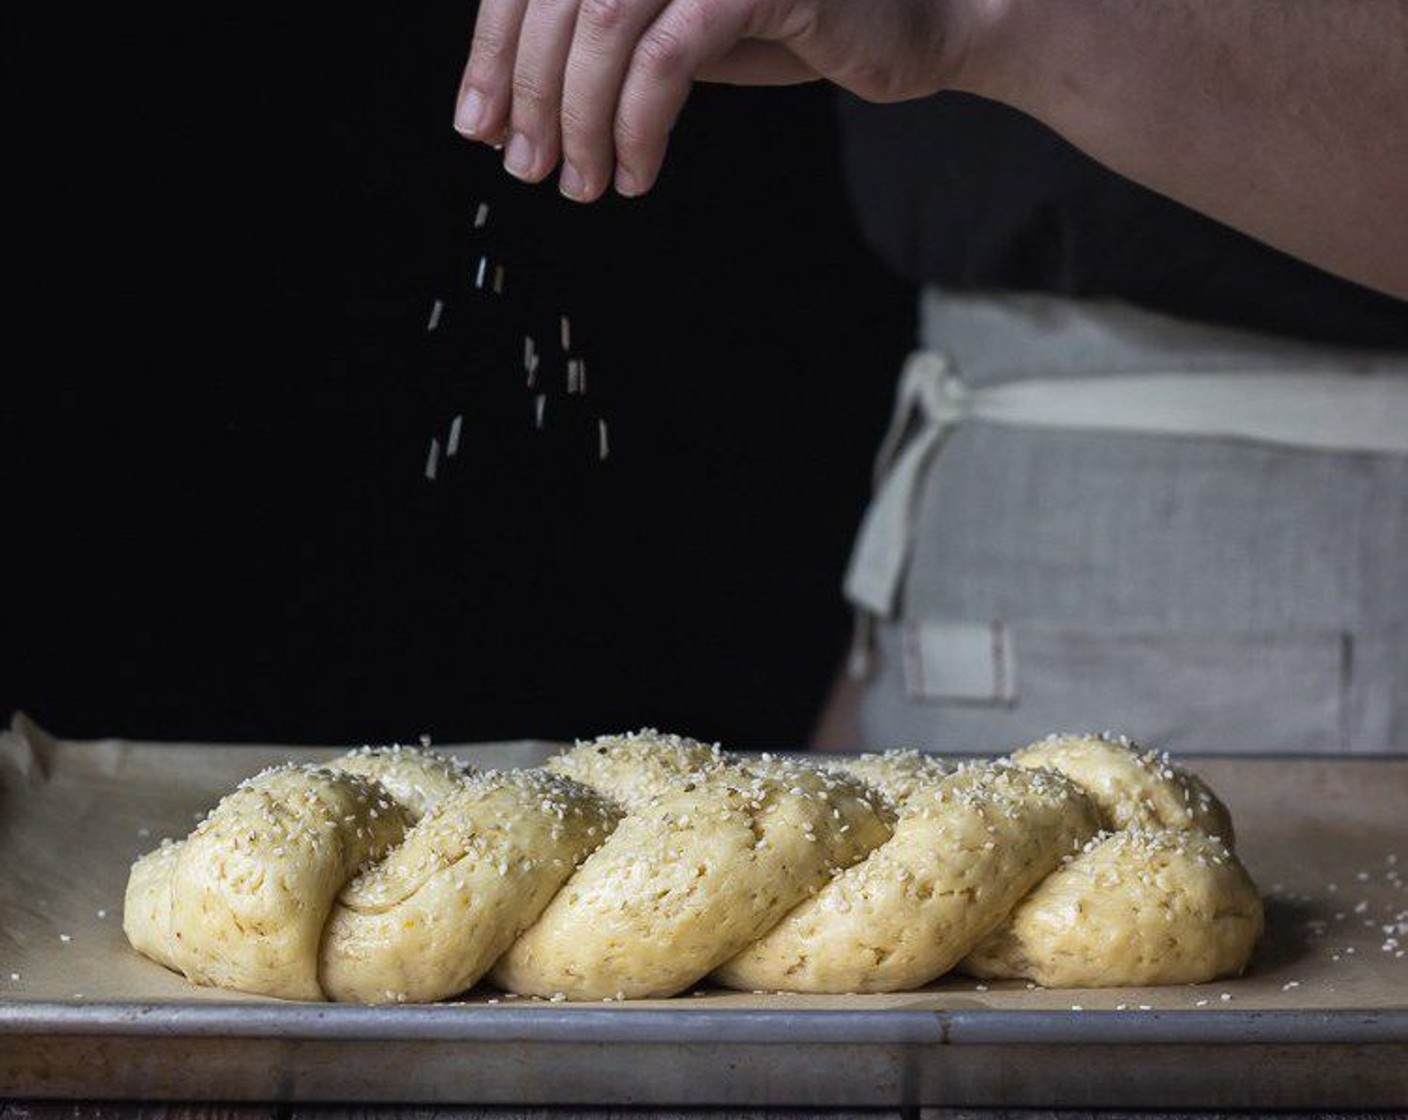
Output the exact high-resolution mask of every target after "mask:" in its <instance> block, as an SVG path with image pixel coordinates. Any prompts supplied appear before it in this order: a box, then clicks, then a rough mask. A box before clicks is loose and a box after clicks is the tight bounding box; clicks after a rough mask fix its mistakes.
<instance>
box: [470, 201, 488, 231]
mask: <svg viewBox="0 0 1408 1120" xmlns="http://www.w3.org/2000/svg"><path fill="white" fill-rule="evenodd" d="M488 220H489V204H488V203H487V202H481V203H480V204H479V208H478V209H477V210H475V211H474V228H475V229H483V228H484V225H485V223H486V222H488Z"/></svg>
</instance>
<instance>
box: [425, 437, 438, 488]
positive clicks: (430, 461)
mask: <svg viewBox="0 0 1408 1120" xmlns="http://www.w3.org/2000/svg"><path fill="white" fill-rule="evenodd" d="M439 469H440V441H439V440H438V439H434V438H432V439H431V441H430V453H429V454H428V455H426V457H425V480H426V481H427V482H434V481H435V475H436V473H437V472H438V471H439Z"/></svg>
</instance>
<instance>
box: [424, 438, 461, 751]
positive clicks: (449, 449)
mask: <svg viewBox="0 0 1408 1120" xmlns="http://www.w3.org/2000/svg"><path fill="white" fill-rule="evenodd" d="M463 423H464V414H463V413H456V414H455V418H454V419H453V420H451V421H450V436H449V438H448V439H447V440H446V441H445V458H447V459H451V458H453V457H454V456H456V455H458V454H459V453H460V427H461V425H462V424H463ZM429 745H430V744H429V743H426V744H425V746H429Z"/></svg>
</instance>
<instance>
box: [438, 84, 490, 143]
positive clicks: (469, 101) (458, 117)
mask: <svg viewBox="0 0 1408 1120" xmlns="http://www.w3.org/2000/svg"><path fill="white" fill-rule="evenodd" d="M483 117H484V99H483V98H482V97H480V96H479V91H478V90H475V89H471V90H469V91H467V92H466V93H465V95H464V97H463V98H461V99H460V104H459V108H458V109H456V110H455V130H456V131H458V132H463V133H464V134H465V135H466V136H478V135H479V129H480V125H481V123H482V120H483ZM442 119H443V118H442Z"/></svg>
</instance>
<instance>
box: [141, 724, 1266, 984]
mask: <svg viewBox="0 0 1408 1120" xmlns="http://www.w3.org/2000/svg"><path fill="white" fill-rule="evenodd" d="M1214 830H1215V831H1214ZM1224 838H1225V839H1224ZM1230 844H1231V828H1230V820H1229V819H1228V816H1227V812H1226V809H1225V808H1224V807H1223V806H1222V805H1221V803H1220V802H1218V801H1217V799H1216V797H1215V796H1214V795H1213V794H1212V793H1211V791H1210V790H1208V789H1207V788H1206V787H1205V786H1203V785H1202V783H1201V782H1199V781H1198V780H1197V779H1196V778H1195V777H1193V776H1192V775H1189V774H1187V773H1185V772H1184V771H1182V770H1180V769H1179V768H1177V767H1175V766H1174V765H1173V764H1172V763H1171V762H1169V761H1168V759H1167V757H1166V756H1159V755H1155V754H1152V753H1151V752H1144V751H1141V750H1139V749H1138V748H1136V747H1134V746H1133V745H1132V744H1129V743H1128V742H1126V741H1123V740H1117V739H1113V738H1108V737H1097V736H1066V737H1060V738H1055V737H1053V738H1051V739H1048V740H1045V741H1043V742H1041V743H1038V744H1034V745H1033V746H1031V747H1029V748H1027V749H1026V750H1023V751H1019V752H1018V753H1017V754H1016V755H1014V756H1013V757H1012V758H1010V759H1004V760H998V761H996V762H987V763H973V764H968V765H965V766H963V767H960V768H959V769H958V770H956V771H954V770H951V769H950V768H949V767H948V766H946V765H945V764H943V763H941V762H939V761H937V760H935V759H932V758H929V757H927V756H923V755H920V754H918V753H916V752H912V751H911V752H889V753H886V754H883V755H879V754H874V755H863V756H861V757H859V758H855V759H847V760H836V761H833V762H820V763H819V762H814V761H803V760H799V759H794V758H784V757H778V756H769V755H763V756H762V757H761V758H752V759H746V760H745V759H744V758H742V757H740V756H734V755H730V754H728V753H726V752H724V751H722V750H720V749H719V748H718V747H717V746H707V745H705V744H702V743H698V742H696V741H694V740H691V739H686V738H682V737H678V736H667V735H659V734H657V733H655V732H641V733H639V734H636V735H626V736H611V737H605V738H601V739H597V740H595V741H592V742H587V743H581V744H579V745H578V746H576V747H575V748H573V749H571V750H569V751H567V752H565V753H563V754H560V755H558V756H556V757H555V758H553V759H552V760H550V761H549V762H548V764H547V765H546V766H545V767H544V768H542V769H538V770H522V771H484V772H477V771H475V770H473V769H472V768H470V767H468V766H465V765H464V764H462V763H459V762H456V761H454V760H452V759H449V758H447V757H445V756H442V755H438V754H435V753H433V752H430V751H420V750H402V749H400V748H392V749H386V750H370V749H363V750H360V751H355V752H353V753H352V754H350V755H347V756H345V757H343V758H341V759H338V760H337V761H335V762H333V763H330V764H327V765H325V766H284V767H278V768H274V769H271V770H268V771H265V772H263V773H261V774H259V775H256V776H255V777H253V778H251V779H249V780H247V781H246V782H244V783H243V784H242V785H241V786H240V787H239V788H238V789H237V790H235V792H234V793H232V794H230V795H229V796H228V797H226V798H225V799H224V800H223V801H222V802H221V803H220V804H219V805H218V806H217V807H216V808H215V809H214V810H212V811H211V813H210V814H209V815H208V816H207V817H206V819H205V820H204V821H202V822H201V823H200V824H199V825H198V826H197V827H196V829H195V830H194V831H193V832H192V833H191V835H190V836H189V837H188V838H187V839H186V840H184V841H181V842H179V843H172V842H170V841H166V842H163V845H162V847H160V848H158V849H157V850H156V851H154V852H151V853H149V854H148V855H146V856H144V857H142V858H141V859H139V860H138V861H137V863H136V864H135V865H134V866H133V868H132V874H131V877H130V879H129V882H128V888H127V897H126V904H125V909H124V918H123V925H124V930H125V932H126V933H127V936H128V939H129V941H130V942H131V943H132V945H133V946H134V948H136V949H137V950H138V951H140V952H142V953H144V954H145V955H147V956H148V957H151V958H152V959H154V960H156V961H158V962H160V963H161V964H164V965H166V966H167V967H168V968H172V969H174V970H176V971H179V972H182V973H183V974H185V975H186V976H187V977H188V978H189V979H191V980H192V981H194V982H196V983H199V984H208V985H215V986H219V987H226V988H234V989H238V990H241V991H247V992H256V993H262V994H266V995H272V996H280V997H284V998H292V999H334V1000H349V1001H359V1002H368V1003H378V1002H386V1001H405V1000H409V1001H430V1000H436V999H443V998H446V997H448V996H452V995H455V994H457V993H459V992H462V991H465V990H467V989H468V988H470V987H472V986H473V985H474V984H476V983H477V982H478V981H479V980H480V979H481V978H483V977H484V976H486V975H487V976H488V977H489V978H490V980H491V981H492V982H493V983H494V984H496V985H498V986H499V987H502V988H504V989H506V990H508V991H510V992H516V993H521V994H524V995H534V996H544V997H549V998H554V999H563V998H566V999H583V1000H585V999H627V998H645V997H663V996H670V995H674V994H676V993H678V992H681V991H684V990H686V989H688V988H689V987H691V986H693V985H695V984H697V983H699V982H700V981H701V980H704V979H706V978H711V979H712V981H713V982H714V983H717V984H720V985H723V986H726V987H735V988H742V989H746V990H757V989H769V990H774V989H776V990H790V991H812V992H862V991H899V990H906V989H910V988H915V987H919V986H922V985H924V984H926V983H929V982H930V981H932V980H934V979H935V978H937V977H938V976H941V975H943V974H944V973H946V972H948V971H949V970H950V969H953V968H954V967H956V966H957V967H961V968H962V969H963V970H965V971H967V972H969V973H971V974H973V975H977V976H982V977H1024V978H1028V979H1032V980H1036V981H1038V982H1040V983H1042V984H1045V985H1048V986H1090V985H1097V984H1129V983H1141V984H1148V983H1172V982H1185V981H1189V980H1205V979H1211V978H1212V977H1214V976H1218V975H1225V974H1228V973H1234V972H1237V971H1240V970H1241V968H1242V967H1244V966H1245V963H1246V960H1247V958H1248V956H1249V955H1250V952H1251V949H1252V947H1253V945H1254V944H1255V942H1256V940H1257V938H1258V937H1259V935H1260V932H1261V921H1262V917H1261V902H1260V899H1259V897H1258V895H1257V893H1256V889H1255V887H1254V886H1253V885H1252V883H1251V880H1250V879H1249V878H1248V877H1247V875H1246V872H1245V871H1244V870H1242V868H1241V865H1240V864H1239V863H1238V862H1237V860H1236V857H1235V855H1233V854H1232V851H1231V847H1230Z"/></svg>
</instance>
